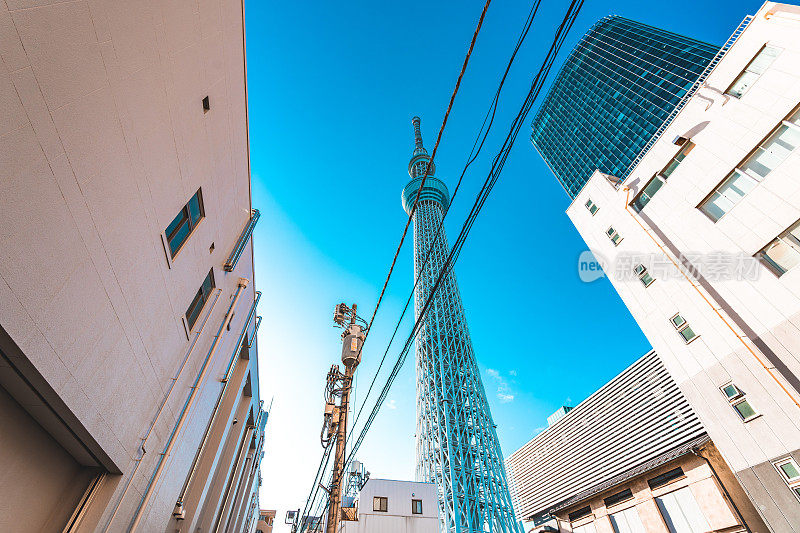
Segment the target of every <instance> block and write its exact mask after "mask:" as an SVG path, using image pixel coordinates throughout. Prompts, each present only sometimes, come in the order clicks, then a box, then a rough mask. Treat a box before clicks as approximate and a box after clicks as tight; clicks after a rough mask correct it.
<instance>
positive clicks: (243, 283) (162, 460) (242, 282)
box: [128, 278, 249, 533]
mask: <svg viewBox="0 0 800 533" xmlns="http://www.w3.org/2000/svg"><path fill="white" fill-rule="evenodd" d="M248 283H249V281H248V280H247V279H245V278H239V286H238V287H237V288H236V293H235V294H234V296H233V300H232V301H231V305H230V306H229V307H228V311H227V312H226V313H225V318H224V319H223V320H222V324H220V326H219V331H217V334H216V335H215V336H214V341H213V343H212V344H211V348H209V350H208V354H206V358H205V360H204V361H203V365H202V367H201V368H200V373H199V374H197V378H195V380H194V384H193V385H192V388H191V392H190V393H189V396H188V397H187V398H186V402H185V403H184V404H183V409H181V413H180V415H179V416H178V421H177V422H176V423H175V426H174V427H173V428H172V432H171V433H170V435H169V438H168V439H167V445H166V446H165V447H164V451H163V452H161V454H160V456H159V458H158V466H156V470H155V472H153V475H152V476H151V477H150V481H148V483H147V488H146V489H145V491H144V495H143V496H142V499H141V501H140V502H139V505H138V507H137V508H136V514H135V515H134V517H133V520H131V524H130V526H129V527H128V532H129V533H133V532H134V531H136V528H138V527H139V523H140V522H141V520H142V515H143V514H144V510H145V508H147V504H148V503H149V501H150V498H151V497H152V495H153V489H154V488H155V484H156V482H157V481H158V478H159V477H161V473H162V472H163V471H164V465H165V464H166V459H167V457H169V454H170V453H171V452H172V447H173V446H174V445H175V438H176V437H177V436H178V433H180V431H181V429H182V428H183V424H184V422H186V416H187V415H188V413H189V410H190V409H191V407H192V404H193V403H194V400H195V397H196V395H197V391H198V390H199V389H200V385H202V383H203V381H204V379H205V377H206V372H207V371H208V367H209V363H210V362H211V359H212V357H213V355H214V352H216V351H217V346H219V340H220V338H222V334H223V332H224V331H225V328H226V326H227V325H228V323H229V322H230V321H231V318H233V310H234V308H235V307H236V303H237V302H238V301H239V297H240V296H241V294H242V290H243V289H244V288H245V287H247V284H248Z"/></svg>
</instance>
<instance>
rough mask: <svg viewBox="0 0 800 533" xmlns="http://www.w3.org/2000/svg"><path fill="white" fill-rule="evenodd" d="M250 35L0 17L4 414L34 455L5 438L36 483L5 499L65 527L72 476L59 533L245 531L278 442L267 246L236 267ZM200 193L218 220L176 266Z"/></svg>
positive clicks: (96, 6) (238, 30) (183, 20)
mask: <svg viewBox="0 0 800 533" xmlns="http://www.w3.org/2000/svg"><path fill="white" fill-rule="evenodd" d="M243 28H244V25H243V6H242V2H241V1H234V0H212V1H207V2H200V3H196V2H167V3H165V2H152V1H147V0H134V1H131V2H113V1H109V0H91V1H84V0H79V1H75V2H55V3H53V2H50V3H41V2H30V1H27V0H14V1H9V2H5V3H3V4H1V5H0V58H1V59H2V61H1V62H0V102H2V105H0V168H2V169H3V179H2V180H0V228H2V230H0V249H2V250H3V252H4V253H3V254H2V256H1V257H0V325H2V328H1V329H0V352H2V358H0V360H1V362H0V385H2V388H3V391H4V392H3V391H0V395H2V397H3V398H4V399H5V400H4V401H3V402H2V404H1V405H0V408H2V409H3V414H2V416H3V417H8V418H7V419H8V420H12V419H13V420H14V421H15V422H14V426H13V427H16V428H18V433H19V435H22V434H25V435H27V436H26V437H25V439H26V440H27V441H29V444H28V448H27V449H23V448H22V447H20V440H19V439H18V438H17V437H15V436H14V435H15V434H16V433H17V431H16V430H15V431H14V432H8V433H6V429H5V426H4V438H8V439H9V443H10V446H9V447H3V448H2V449H0V450H1V451H0V465H2V468H3V471H4V472H7V471H9V467H10V465H22V466H23V467H24V469H23V470H21V471H20V474H19V475H18V476H16V478H15V479H13V480H12V479H10V478H8V477H5V479H4V483H3V484H0V491H2V492H0V501H2V502H11V501H13V500H12V499H10V497H11V495H12V494H13V493H14V492H17V493H18V494H19V495H23V494H25V491H26V490H29V491H31V492H35V496H34V497H31V498H24V501H22V502H20V503H19V505H18V506H15V509H17V510H18V511H19V512H28V513H30V511H31V509H36V510H37V513H39V514H43V515H47V516H50V514H49V513H51V512H52V511H53V510H54V507H58V505H56V504H55V503H54V501H53V499H52V498H51V496H50V495H51V494H52V493H54V492H55V491H56V487H58V486H59V484H63V483H64V481H65V480H67V479H68V478H69V475H68V474H69V473H70V472H75V474H74V475H73V476H72V477H73V481H72V483H70V484H69V486H68V487H65V488H64V489H63V491H62V494H67V495H68V494H71V493H72V492H75V493H76V494H78V496H77V499H78V500H80V502H81V504H80V511H79V512H78V513H77V514H76V515H75V516H73V517H72V518H70V515H72V513H73V511H74V510H75V509H76V507H75V506H73V507H71V508H70V509H69V511H68V513H67V514H66V517H64V516H61V517H58V519H57V520H56V522H58V524H56V523H55V522H52V523H53V525H54V527H53V529H61V528H62V527H64V526H65V525H67V523H68V522H69V521H70V519H71V520H72V522H70V526H69V527H71V528H72V529H70V530H73V531H94V530H98V531H102V530H108V531H121V530H125V529H126V528H127V527H128V526H129V524H130V523H131V522H132V520H133V518H134V517H135V516H136V515H137V508H138V507H139V506H140V505H141V503H142V502H143V501H144V500H145V499H147V504H146V505H145V506H143V507H142V510H141V513H140V514H141V517H140V518H141V521H140V523H139V527H138V530H140V531H163V530H169V531H175V530H186V531H188V530H189V529H186V528H187V527H188V524H195V523H198V521H199V520H201V519H202V520H206V519H207V520H208V521H209V522H210V523H215V522H216V521H219V520H221V521H222V523H223V525H224V524H226V523H230V524H232V526H230V527H236V528H238V527H244V526H243V524H244V523H245V520H243V518H242V516H241V515H242V512H241V509H242V506H241V505H240V503H241V501H242V498H247V499H248V503H249V498H250V497H251V495H252V490H251V489H252V485H253V480H254V479H255V478H256V476H254V475H253V467H254V466H255V463H257V461H258V460H259V459H260V449H261V444H260V443H261V438H260V432H261V429H263V428H261V429H259V430H258V431H255V428H252V427H248V426H249V425H252V424H254V423H256V421H258V419H259V416H260V412H261V406H260V400H259V390H258V378H257V376H258V368H257V357H256V354H257V345H256V344H255V341H254V338H253V337H254V327H255V326H254V322H255V321H254V317H251V316H249V312H250V310H251V308H252V306H253V303H254V301H255V299H256V294H255V290H256V288H255V286H254V283H253V282H252V280H253V272H254V270H253V260H252V257H253V254H252V243H251V242H247V243H246V246H245V248H244V250H243V253H242V254H241V258H240V260H239V262H238V264H237V265H236V268H235V269H233V271H232V272H227V271H225V270H224V269H223V264H224V263H225V262H226V260H227V259H228V256H229V254H230V253H231V251H232V250H233V249H234V247H235V245H236V242H237V239H238V238H239V236H240V234H242V231H243V229H244V228H245V227H246V226H247V224H248V221H249V220H250V217H251V207H252V206H251V201H250V189H249V187H250V176H249V159H248V139H247V116H246V88H245V64H244V35H243V31H244V30H243ZM206 96H208V97H209V103H210V109H208V110H204V108H203V104H202V100H203V98H204V97H206ZM198 189H200V190H202V199H203V204H204V210H205V217H204V218H203V219H202V220H201V221H200V223H199V224H198V225H197V227H196V228H195V229H194V230H193V231H192V233H191V235H190V236H189V238H188V240H187V241H186V243H185V244H184V245H183V247H182V248H181V249H180V250H179V252H178V253H177V254H176V255H175V256H174V257H172V256H171V254H170V253H168V249H169V248H168V243H167V238H166V235H165V230H166V228H167V227H168V225H169V224H170V222H171V221H172V220H173V218H174V217H176V215H178V213H179V212H180V211H181V209H182V208H183V206H184V205H185V204H186V203H187V201H188V200H189V199H190V198H191V197H192V195H193V194H195V192H196V191H197V190H198ZM210 269H213V272H214V278H215V282H216V288H215V289H214V291H213V293H212V294H211V298H210V299H209V301H208V302H206V304H205V305H204V307H203V310H202V312H201V313H200V318H199V319H198V321H197V323H196V324H195V326H194V328H191V329H190V328H189V327H188V323H187V321H186V316H185V315H186V311H187V308H188V307H189V304H190V303H191V302H192V300H193V298H194V297H195V294H196V293H197V291H198V289H199V288H200V286H201V284H202V282H203V279H204V278H205V276H206V275H207V273H208V272H209V270H210ZM240 279H245V280H249V281H250V282H249V283H248V284H247V285H246V286H245V287H240ZM237 295H238V296H237ZM241 332H245V333H244V335H243V336H242V335H240V333H241ZM240 338H241V339H243V341H244V344H245V345H246V346H245V348H244V349H240V345H239V339H240ZM248 345H249V346H248ZM230 361H233V362H234V370H233V373H232V376H231V379H230V380H229V381H228V384H227V386H226V387H225V395H224V398H223V401H222V402H221V403H220V408H219V410H218V412H217V414H216V416H215V417H214V423H213V424H212V426H211V432H210V435H211V436H210V437H209V439H208V441H207V444H206V446H205V448H204V451H203V453H202V454H201V455H200V457H199V461H198V465H197V473H196V474H195V475H194V477H193V478H192V483H191V484H190V486H189V493H187V496H186V497H185V498H184V502H183V503H184V511H185V519H184V520H182V521H176V520H174V519H173V518H172V512H173V508H174V507H175V504H176V499H177V498H178V496H179V494H180V493H181V492H182V490H181V489H182V486H183V484H184V482H185V480H186V478H187V475H188V473H189V471H190V469H191V466H192V464H193V461H194V459H195V456H196V454H197V450H198V446H199V445H200V443H201V440H202V438H203V435H204V434H205V432H206V428H207V427H208V425H209V420H210V419H211V418H212V413H213V411H214V406H215V405H216V404H217V399H218V397H219V395H220V392H221V390H222V388H223V384H222V383H221V382H220V379H221V378H222V377H223V376H224V375H225V372H226V370H227V368H228V365H229V362H230ZM198 376H200V378H198ZM198 379H199V380H200V381H199V382H200V386H199V387H198V388H197V393H196V394H195V395H194V396H193V400H192V402H191V405H190V408H189V409H187V410H186V411H185V416H182V415H181V413H182V412H184V405H186V402H187V398H189V397H190V394H191V391H192V390H193V389H192V386H193V384H194V383H195V381H196V380H198ZM6 396H8V397H9V398H6ZM14 405H17V406H19V407H21V408H22V409H23V411H24V412H23V411H20V409H19V408H16V409H15V407H14ZM6 413H8V414H6ZM26 417H27V418H26ZM234 418H236V419H237V420H236V422H237V423H236V424H234V423H233V422H234ZM37 424H38V427H39V429H38V430H37ZM173 432H174V434H175V438H174V439H173V440H174V446H172V447H171V448H170V449H169V454H167V455H165V456H164V457H165V459H164V461H163V468H162V469H161V470H158V462H159V457H160V454H161V452H162V451H164V450H165V447H166V446H167V443H168V442H170V435H171V434H172V433H173ZM6 435H7V437H6ZM145 437H147V441H146V445H145V446H144V450H145V452H144V453H143V452H142V444H143V439H145ZM14 439H17V440H14ZM58 448H60V449H61V451H58ZM45 449H53V450H54V451H53V452H52V453H51V454H49V456H48V457H49V458H48V460H44V459H41V458H40V459H38V460H36V461H32V460H30V458H29V457H28V456H27V454H29V453H30V451H31V450H45ZM256 449H258V450H259V453H258V455H256V453H255V451H254V450H256ZM219 450H224V452H222V453H218V451H219ZM230 450H233V453H229V452H230ZM251 452H252V454H251ZM236 457H238V458H239V461H236V460H235V458H236ZM59 458H60V459H59ZM248 459H249V461H248ZM58 472H61V474H58ZM156 472H158V474H157V475H155V474H154V473H156ZM156 478H157V479H156ZM41 479H48V480H49V481H48V483H43V484H41V483H40V484H38V485H37V490H36V491H34V490H33V488H32V487H34V486H35V485H34V483H37V481H36V480H41ZM151 479H155V481H154V482H152V483H151V481H150V480H151ZM12 481H13V482H14V483H13V485H12V484H11V482H12ZM248 484H249V485H248ZM50 489H52V491H51V490H50ZM58 490H62V489H58ZM85 491H88V492H85ZM82 495H83V496H82ZM201 495H203V496H202V497H201ZM70 498H71V496H70ZM70 498H66V497H64V498H63V499H62V502H61V503H62V507H63V502H64V501H66V499H70ZM250 508H251V506H249V505H248V506H246V507H245V509H250ZM223 527H224V526H223ZM0 529H2V527H0Z"/></svg>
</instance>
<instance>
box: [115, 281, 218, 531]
mask: <svg viewBox="0 0 800 533" xmlns="http://www.w3.org/2000/svg"><path fill="white" fill-rule="evenodd" d="M221 293H222V290H221V289H217V290H216V297H215V298H214V301H213V302H212V303H211V306H210V307H209V309H208V313H206V316H205V317H204V318H203V323H202V324H200V329H198V330H197V333H196V334H195V336H194V339H193V340H192V344H191V345H190V346H189V350H188V351H187V352H186V355H185V356H184V357H183V361H182V362H181V366H180V368H178V372H177V374H175V377H174V378H172V379H171V381H172V383H170V386H169V389H167V393H166V394H165V395H164V398H163V399H162V400H161V404H160V405H159V406H158V411H156V416H154V417H153V420H152V422H150V427H148V428H147V433H146V434H145V436H144V437H142V444H141V445H140V448H141V450H142V455H141V456H140V457H139V458H138V459H136V464H135V465H134V467H133V470H132V471H131V473H130V475H129V476H128V481H127V482H126V483H125V488H124V489H122V495H121V496H120V497H119V500H117V504H116V505H115V506H114V510H113V511H112V512H111V516H110V517H109V519H108V522H106V526H105V527H104V528H103V533H107V532H108V530H109V529H110V528H111V523H112V522H113V521H114V518H115V517H116V516H117V512H118V511H119V508H120V506H121V505H122V502H123V500H124V499H125V495H126V494H127V493H128V489H129V488H130V486H131V482H132V481H133V478H134V477H135V476H136V471H137V470H139V465H141V464H142V461H143V459H144V456H145V454H146V453H147V447H146V445H147V440H148V439H149V438H150V435H151V434H152V433H153V428H154V427H155V425H156V422H158V419H159V418H160V417H161V413H162V412H163V411H164V406H165V405H166V404H167V401H168V400H169V398H170V396H171V395H172V391H173V390H174V389H175V384H176V383H177V382H178V379H180V377H181V373H182V372H183V369H184V368H185V367H186V362H187V361H188V360H189V357H190V356H191V355H192V352H193V351H194V347H195V346H196V345H197V340H198V339H199V338H200V335H201V334H202V333H203V330H204V329H205V327H206V323H207V322H208V319H209V317H210V316H211V313H212V312H213V311H214V306H216V305H217V302H218V301H219V296H220V294H221Z"/></svg>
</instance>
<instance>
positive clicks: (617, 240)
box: [606, 226, 622, 246]
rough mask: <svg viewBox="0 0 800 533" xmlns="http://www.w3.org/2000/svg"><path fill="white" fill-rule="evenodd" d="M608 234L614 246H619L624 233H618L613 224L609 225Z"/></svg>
mask: <svg viewBox="0 0 800 533" xmlns="http://www.w3.org/2000/svg"><path fill="white" fill-rule="evenodd" d="M606 235H608V238H609V239H611V242H613V243H614V246H619V243H621V242H622V235H620V234H619V233H617V230H615V229H614V227H613V226H609V228H608V229H607V230H606Z"/></svg>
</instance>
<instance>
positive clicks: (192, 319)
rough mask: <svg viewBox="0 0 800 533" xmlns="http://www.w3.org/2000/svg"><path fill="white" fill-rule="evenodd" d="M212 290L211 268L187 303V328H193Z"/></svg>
mask: <svg viewBox="0 0 800 533" xmlns="http://www.w3.org/2000/svg"><path fill="white" fill-rule="evenodd" d="M213 290H214V269H213V268H212V269H211V270H209V271H208V275H207V276H206V279H204V280H203V284H202V285H200V288H199V289H198V290H197V294H195V295H194V299H193V300H192V303H191V304H189V308H188V309H187V310H186V322H188V324H189V329H193V328H194V325H195V323H196V322H197V318H198V317H199V316H200V311H202V310H203V306H204V305H205V304H206V302H207V301H208V299H209V298H210V297H211V291H213Z"/></svg>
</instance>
